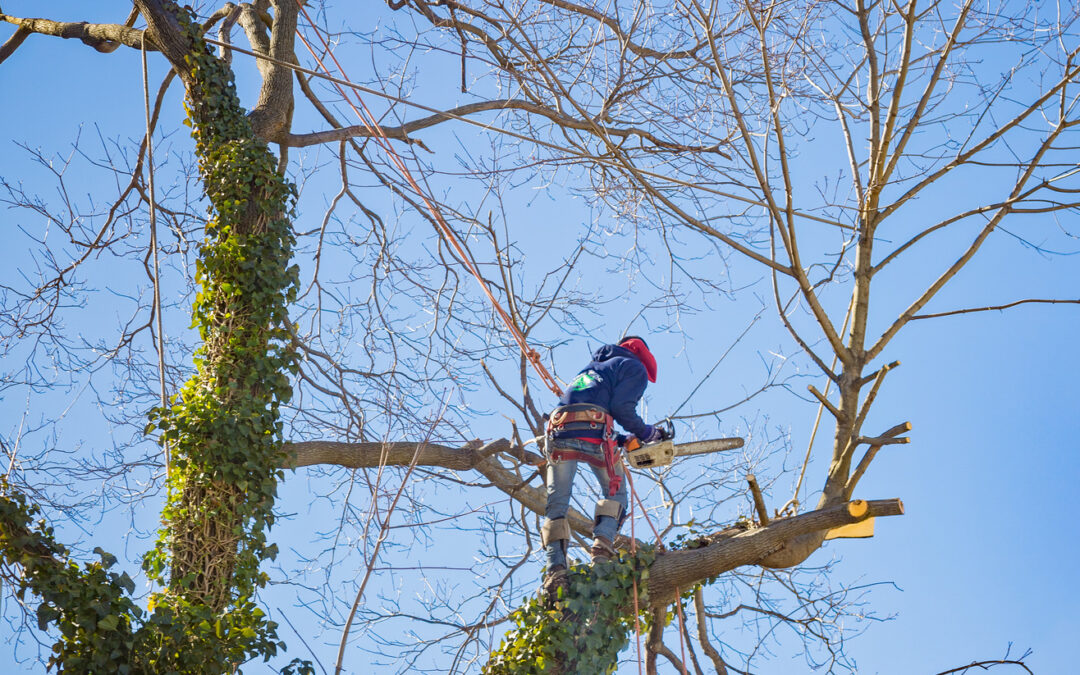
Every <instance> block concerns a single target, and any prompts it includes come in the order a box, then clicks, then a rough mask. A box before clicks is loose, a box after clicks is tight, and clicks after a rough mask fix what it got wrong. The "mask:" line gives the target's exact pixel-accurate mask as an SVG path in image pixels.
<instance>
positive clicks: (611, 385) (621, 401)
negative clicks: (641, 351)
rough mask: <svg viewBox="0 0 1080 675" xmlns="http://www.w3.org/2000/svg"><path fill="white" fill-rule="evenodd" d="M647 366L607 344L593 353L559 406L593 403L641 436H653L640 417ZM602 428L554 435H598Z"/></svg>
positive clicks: (620, 348) (628, 429)
mask: <svg viewBox="0 0 1080 675" xmlns="http://www.w3.org/2000/svg"><path fill="white" fill-rule="evenodd" d="M648 381H649V379H648V374H647V373H646V372H645V365H644V364H643V363H642V362H641V361H640V360H639V359H638V357H636V356H634V353H633V352H631V351H630V350H629V349H626V348H625V347H619V346H618V345H604V346H603V347H601V348H600V349H597V350H596V353H595V354H593V360H592V362H591V363H590V364H589V365H587V366H585V367H584V368H583V369H582V370H581V372H579V373H578V375H577V377H575V378H574V381H573V382H571V383H570V386H569V387H567V388H566V392H565V393H564V394H563V395H562V398H561V399H559V404H560V405H569V404H571V403H592V404H593V405H598V406H600V407H601V408H604V409H605V410H607V411H608V412H609V413H611V416H612V417H614V418H615V421H616V422H618V423H619V426H621V427H622V428H623V429H626V430H627V431H629V432H630V433H632V434H634V435H635V436H637V437H638V438H642V439H645V438H650V437H651V436H652V435H653V427H652V425H649V424H646V423H645V421H644V420H643V419H641V418H640V417H638V414H637V405H638V402H639V401H640V400H641V396H642V395H643V394H644V393H645V385H646V384H648ZM602 436H603V430H602V429H598V430H595V431H594V430H575V431H574V432H564V433H561V434H559V433H557V434H555V438H560V437H564V438H565V437H570V438H596V439H599V438H601V437H602Z"/></svg>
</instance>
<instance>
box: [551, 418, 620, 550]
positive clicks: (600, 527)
mask: <svg viewBox="0 0 1080 675" xmlns="http://www.w3.org/2000/svg"><path fill="white" fill-rule="evenodd" d="M551 443H552V448H565V449H567V450H574V451H576V452H580V453H584V454H588V455H590V456H592V457H596V458H597V459H598V460H599V461H600V463H601V467H595V466H593V465H591V464H588V466H589V468H590V469H592V471H593V474H594V475H595V476H596V480H597V481H599V483H600V494H601V495H602V497H601V498H602V499H613V500H615V501H616V502H618V503H619V505H620V506H621V507H622V509H621V514H622V515H621V516H620V517H619V518H618V519H616V518H612V517H611V516H600V517H598V518H596V520H595V521H594V523H593V536H594V537H604V538H606V539H607V540H609V541H615V535H616V534H618V532H619V527H620V526H621V525H622V521H623V520H624V519H625V518H626V505H627V499H626V478H625V477H624V478H623V480H622V482H621V483H619V490H618V491H617V492H616V493H615V494H614V495H608V485H609V480H608V472H607V469H605V468H603V461H604V451H603V449H601V447H600V446H599V445H597V444H595V443H588V442H586V441H579V440H576V439H572V438H568V439H560V440H559V441H552V442H551ZM577 468H578V461H577V460H563V461H559V462H548V467H547V508H546V509H545V510H544V515H545V516H547V519H548V520H549V521H551V520H557V519H559V518H565V517H566V514H567V513H568V512H569V511H570V495H571V493H572V492H573V489H574V475H575V474H577ZM615 470H616V473H617V474H618V475H620V476H622V475H623V467H622V463H619V464H617V465H616V467H615ZM566 543H567V542H566V541H552V542H548V544H547V546H545V547H544V549H545V552H546V553H547V563H548V569H551V568H552V567H553V566H555V565H564V566H565V565H566Z"/></svg>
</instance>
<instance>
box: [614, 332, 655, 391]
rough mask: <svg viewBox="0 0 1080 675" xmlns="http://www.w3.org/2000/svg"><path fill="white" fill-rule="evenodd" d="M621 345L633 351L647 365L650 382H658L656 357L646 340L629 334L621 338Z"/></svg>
mask: <svg viewBox="0 0 1080 675" xmlns="http://www.w3.org/2000/svg"><path fill="white" fill-rule="evenodd" d="M619 346H620V347H623V348H625V349H629V350H630V351H631V352H633V354H634V356H636V357H638V360H639V361H641V363H642V365H644V366H645V374H646V375H648V376H649V382H656V357H655V356H653V355H652V352H650V351H649V345H647V344H645V341H644V340H642V339H641V338H639V337H638V336H636V335H627V336H626V337H624V338H623V339H621V340H619Z"/></svg>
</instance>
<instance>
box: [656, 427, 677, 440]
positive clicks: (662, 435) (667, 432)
mask: <svg viewBox="0 0 1080 675" xmlns="http://www.w3.org/2000/svg"><path fill="white" fill-rule="evenodd" d="M653 428H654V429H656V431H657V433H658V434H659V438H657V439H656V440H658V441H670V440H671V439H673V438H675V430H674V429H673V428H671V427H670V426H668V425H666V424H657V425H655V426H654V427H653Z"/></svg>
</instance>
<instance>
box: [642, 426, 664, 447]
mask: <svg viewBox="0 0 1080 675" xmlns="http://www.w3.org/2000/svg"><path fill="white" fill-rule="evenodd" d="M646 429H648V431H646V432H645V436H644V437H642V439H641V442H642V443H655V442H657V441H661V440H663V439H664V436H663V434H664V432H663V431H661V430H660V427H658V426H655V425H652V424H650V425H648V426H647V427H646Z"/></svg>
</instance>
